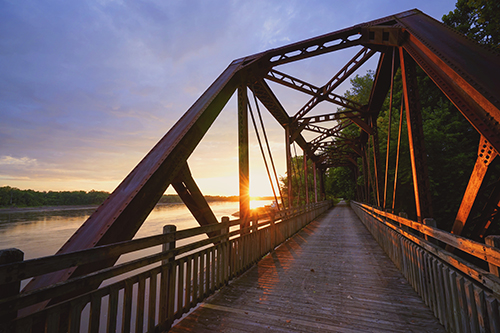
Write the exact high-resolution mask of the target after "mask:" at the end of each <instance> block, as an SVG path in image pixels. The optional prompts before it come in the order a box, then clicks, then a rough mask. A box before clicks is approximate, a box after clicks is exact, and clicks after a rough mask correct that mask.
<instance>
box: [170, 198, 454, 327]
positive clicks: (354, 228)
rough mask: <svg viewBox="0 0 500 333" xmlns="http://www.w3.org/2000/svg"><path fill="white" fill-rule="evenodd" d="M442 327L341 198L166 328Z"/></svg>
mask: <svg viewBox="0 0 500 333" xmlns="http://www.w3.org/2000/svg"><path fill="white" fill-rule="evenodd" d="M187 331H189V332H266V331H267V332H325V331H332V332H445V329H444V327H443V326H442V325H441V324H440V323H439V322H438V320H437V319H436V318H435V317H434V316H433V314H432V312H431V310H430V309H429V308H428V307H427V306H426V305H425V304H424V302H423V301H422V300H421V298H420V297H419V296H418V295H417V293H416V292H415V291H414V290H413V289H412V288H411V286H410V285H409V284H408V282H407V281H406V280H405V279H404V277H403V276H402V274H401V273H400V272H399V270H398V269H397V268H396V267H395V266H394V264H393V263H392V261H390V259H389V258H388V257H387V256H386V255H385V253H384V252H383V250H382V249H381V248H380V247H379V245H378V244H377V243H376V241H375V240H374V239H373V238H372V236H371V234H370V233H369V232H368V231H367V230H366V228H365V227H364V226H363V224H362V223H361V222H360V221H359V219H358V217H357V216H356V215H355V214H354V212H353V211H352V209H351V208H350V207H349V206H348V205H347V204H346V203H345V202H341V203H340V204H339V205H338V206H336V207H335V208H334V209H331V210H329V211H328V212H326V213H325V214H323V215H322V216H320V217H319V218H317V219H316V220H315V221H313V222H312V223H310V224H309V225H308V226H307V227H305V228H304V229H303V230H301V231H300V232H299V233H297V234H296V235H295V236H294V237H292V238H291V239H289V240H288V241H287V242H286V243H284V244H283V245H281V246H280V247H278V248H277V249H276V250H275V251H274V252H273V253H271V254H269V255H268V256H267V257H265V258H264V259H263V260H261V261H260V262H259V263H258V264H257V265H255V266H254V267H253V268H251V269H250V270H249V271H247V272H246V273H245V274H243V275H242V276H241V277H239V278H237V279H235V280H234V281H232V282H231V283H230V284H229V285H228V286H226V287H224V288H222V289H221V290H220V291H219V292H218V293H216V294H215V295H213V296H212V297H210V298H208V299H207V300H205V301H204V302H203V303H201V304H200V305H199V307H197V308H196V309H195V310H194V311H192V312H191V313H190V314H188V315H187V316H186V317H185V318H183V319H181V320H180V321H179V322H178V323H177V324H176V325H174V327H172V329H171V330H170V332H187Z"/></svg>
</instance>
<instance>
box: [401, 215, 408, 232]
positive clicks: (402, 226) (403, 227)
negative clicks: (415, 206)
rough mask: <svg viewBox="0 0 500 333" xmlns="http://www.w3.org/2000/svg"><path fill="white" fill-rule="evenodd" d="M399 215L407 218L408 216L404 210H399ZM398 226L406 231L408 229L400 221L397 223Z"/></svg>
mask: <svg viewBox="0 0 500 333" xmlns="http://www.w3.org/2000/svg"><path fill="white" fill-rule="evenodd" d="M399 217H402V218H405V219H407V218H408V214H406V212H399ZM399 227H400V228H401V229H403V230H404V231H406V232H408V231H409V229H408V227H407V226H405V225H402V224H401V223H400V224H399Z"/></svg>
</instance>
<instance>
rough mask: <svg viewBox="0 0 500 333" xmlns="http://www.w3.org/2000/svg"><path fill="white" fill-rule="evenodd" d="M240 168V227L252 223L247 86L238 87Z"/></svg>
mask: <svg viewBox="0 0 500 333" xmlns="http://www.w3.org/2000/svg"><path fill="white" fill-rule="evenodd" d="M238 168H239V194H240V198H239V199H240V211H239V213H240V228H241V229H243V228H246V227H248V226H249V223H250V158H249V150H248V94H247V86H246V85H245V84H241V85H240V86H239V87H238Z"/></svg>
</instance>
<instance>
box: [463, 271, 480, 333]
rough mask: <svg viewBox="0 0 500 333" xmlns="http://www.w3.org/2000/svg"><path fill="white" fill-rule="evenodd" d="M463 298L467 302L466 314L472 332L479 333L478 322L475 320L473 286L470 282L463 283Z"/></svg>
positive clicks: (475, 309)
mask: <svg viewBox="0 0 500 333" xmlns="http://www.w3.org/2000/svg"><path fill="white" fill-rule="evenodd" d="M464 288H465V298H466V300H467V313H468V315H469V323H470V328H471V331H472V332H479V322H478V318H477V307H476V299H475V297H474V285H473V284H472V283H471V282H470V281H465V282H464Z"/></svg>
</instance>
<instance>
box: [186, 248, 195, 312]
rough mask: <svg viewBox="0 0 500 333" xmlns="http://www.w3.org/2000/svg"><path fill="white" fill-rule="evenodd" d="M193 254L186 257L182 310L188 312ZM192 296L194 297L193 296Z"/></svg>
mask: <svg viewBox="0 0 500 333" xmlns="http://www.w3.org/2000/svg"><path fill="white" fill-rule="evenodd" d="M192 266H193V256H189V257H187V258H186V289H185V291H184V300H185V301H184V312H188V311H189V309H190V308H191V285H192V282H193V277H192V274H193V273H192V271H193V268H192ZM193 298H194V297H193Z"/></svg>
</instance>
